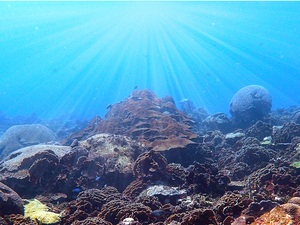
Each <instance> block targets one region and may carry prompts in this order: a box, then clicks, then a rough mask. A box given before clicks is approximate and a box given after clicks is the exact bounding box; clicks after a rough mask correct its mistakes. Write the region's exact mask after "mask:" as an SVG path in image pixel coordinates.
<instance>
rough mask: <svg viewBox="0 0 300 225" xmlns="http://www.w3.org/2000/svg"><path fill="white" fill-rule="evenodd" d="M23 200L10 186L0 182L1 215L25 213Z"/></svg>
mask: <svg viewBox="0 0 300 225" xmlns="http://www.w3.org/2000/svg"><path fill="white" fill-rule="evenodd" d="M23 212H24V209H23V202H22V199H21V198H20V196H19V195H18V194H17V193H16V192H15V191H14V190H12V189H11V188H9V187H8V186H6V185H4V184H2V183H0V216H5V215H9V214H23Z"/></svg>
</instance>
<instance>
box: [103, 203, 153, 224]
mask: <svg viewBox="0 0 300 225" xmlns="http://www.w3.org/2000/svg"><path fill="white" fill-rule="evenodd" d="M150 212H151V209H150V208H149V207H147V206H145V205H143V204H141V203H131V202H128V201H123V200H112V201H110V202H108V203H106V204H105V205H104V206H103V208H102V210H101V213H100V214H99V216H100V217H101V218H104V219H105V220H107V221H109V222H111V223H113V224H117V223H118V222H120V221H122V220H123V219H125V218H127V217H132V218H133V219H134V220H136V221H139V222H141V223H142V222H147V221H148V214H149V213H150Z"/></svg>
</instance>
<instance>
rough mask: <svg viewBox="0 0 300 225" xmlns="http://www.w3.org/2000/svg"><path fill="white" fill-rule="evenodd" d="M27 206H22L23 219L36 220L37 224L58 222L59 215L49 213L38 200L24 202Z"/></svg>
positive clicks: (48, 209) (47, 208) (46, 207)
mask: <svg viewBox="0 0 300 225" xmlns="http://www.w3.org/2000/svg"><path fill="white" fill-rule="evenodd" d="M26 201H27V202H28V204H26V205H25V206H24V208H25V217H29V218H30V219H32V220H36V221H37V222H38V223H39V224H55V223H58V222H60V217H61V216H60V214H57V213H54V212H50V208H49V207H48V206H46V205H44V204H42V203H41V202H40V201H39V200H36V199H34V200H33V201H29V200H26Z"/></svg>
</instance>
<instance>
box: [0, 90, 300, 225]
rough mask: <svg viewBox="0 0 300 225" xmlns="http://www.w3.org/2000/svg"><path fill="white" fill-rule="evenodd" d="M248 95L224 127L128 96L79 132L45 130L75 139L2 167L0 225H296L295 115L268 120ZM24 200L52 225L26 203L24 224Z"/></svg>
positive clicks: (74, 126)
mask: <svg viewBox="0 0 300 225" xmlns="http://www.w3.org/2000/svg"><path fill="white" fill-rule="evenodd" d="M248 88H250V89H249V90H248V89H247V88H246V89H245V90H243V89H242V90H243V93H242V94H241V93H240V94H238V93H237V96H235V97H234V98H233V100H234V101H233V102H234V104H232V109H235V111H234V113H233V114H234V115H233V118H230V119H228V118H227V116H226V115H225V114H223V113H217V114H214V115H210V114H209V113H208V112H207V111H206V110H205V109H202V108H196V107H195V106H194V105H193V103H192V102H191V101H190V100H185V101H183V102H182V103H181V104H182V108H183V110H184V112H182V111H180V110H178V109H177V108H176V106H175V102H174V100H173V99H172V97H170V96H167V97H165V98H162V99H160V98H158V97H156V96H155V95H154V94H153V93H152V92H151V91H149V90H135V91H134V92H133V93H132V94H131V95H130V96H129V97H128V98H126V99H125V100H124V101H121V102H119V103H116V104H113V105H109V106H108V107H107V108H108V109H109V111H108V113H107V115H106V117H105V119H101V118H100V117H99V116H96V117H95V118H94V119H92V120H91V121H90V123H89V124H88V125H87V126H86V127H85V128H84V129H82V130H81V131H79V132H77V131H78V128H79V127H80V126H81V125H82V126H83V124H86V123H81V122H76V121H74V120H70V121H69V120H68V119H66V120H65V121H64V120H57V121H50V122H49V126H50V127H51V128H53V130H54V131H55V133H56V134H59V137H60V138H62V137H66V136H67V134H69V133H71V132H75V133H72V134H71V135H70V137H68V138H66V139H65V140H63V141H61V142H59V143H58V142H56V143H52V145H51V144H48V145H33V146H27V147H25V148H21V149H19V150H14V151H12V152H10V153H9V154H8V156H7V157H6V158H4V160H3V161H1V162H0V181H1V182H2V183H3V184H2V183H0V186H1V187H0V189H1V191H0V200H1V201H0V211H1V215H0V216H1V217H0V223H1V224H38V223H40V224H41V223H42V224H46V223H52V222H54V223H55V224H65V225H71V224H73V225H76V224H103V225H112V224H118V225H130V224H131V225H141V224H153V225H162V224H173V225H175V224H176V225H179V224H180V225H185V224H186V225H188V224H207V225H211V224H215V225H217V224H218V225H220V224H223V225H231V224H232V225H241V224H243V225H245V224H253V225H254V224H271V223H282V224H286V223H291V224H292V223H294V224H298V223H299V222H300V220H299V218H300V216H299V215H300V214H299V213H300V211H299V210H300V208H299V207H300V206H299V203H300V200H299V199H300V169H299V162H300V127H299V126H300V125H299V118H300V117H299V112H300V110H299V108H297V107H290V108H288V109H277V110H273V111H271V112H269V107H270V104H271V102H270V100H271V99H270V98H269V97H268V93H266V92H265V90H264V89H262V88H261V87H259V86H254V87H253V86H251V87H248ZM244 100H245V101H244ZM237 103H238V105H236V104H237ZM258 103H259V104H260V103H261V104H262V105H259V106H258V107H257V104H258ZM239 107H240V108H239ZM243 110H244V111H243ZM251 113H254V114H253V115H254V116H252V114H251ZM255 113H256V114H255ZM186 114H189V115H186ZM250 114H251V115H250ZM1 118H2V117H1V115H0V120H1ZM23 119H24V120H25V119H26V118H23ZM23 119H22V118H21V120H23ZM28 119H29V120H31V119H32V121H37V120H38V118H35V117H32V118H28ZM194 120H195V121H194ZM60 121H61V123H62V126H61V129H60V128H59V126H58V125H59V123H60ZM41 123H43V124H46V122H45V121H41ZM241 123H243V124H241ZM51 124H52V125H51ZM67 124H69V125H67ZM80 124H81V125H80ZM5 126H7V124H4V125H1V127H0V129H4V128H5ZM234 129H236V130H234ZM0 132H1V131H0ZM33 136H34V135H33ZM32 143H33V142H31V144H32ZM54 144H55V145H54ZM59 144H61V145H59ZM6 185H7V186H6ZM21 198H23V199H24V198H26V199H31V200H28V201H29V202H31V203H37V201H39V203H38V204H36V205H38V206H39V207H40V208H42V209H43V215H44V216H45V215H46V217H47V218H54V219H55V220H54V221H52V222H51V221H50V222H49V221H48V220H45V219H46V218H44V217H40V216H28V207H29V206H30V204H31V203H29V204H27V206H26V205H25V211H26V212H25V217H24V216H23V215H22V214H23V211H22V210H23V204H24V203H23V202H24V200H23V201H22V199H21ZM33 199H36V200H33ZM49 213H50V214H49ZM48 215H55V216H54V217H51V216H50V217H49V216H48ZM29 217H30V218H31V219H30V218H29Z"/></svg>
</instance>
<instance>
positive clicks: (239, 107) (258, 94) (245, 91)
mask: <svg viewBox="0 0 300 225" xmlns="http://www.w3.org/2000/svg"><path fill="white" fill-rule="evenodd" d="M271 107H272V97H271V95H270V93H269V91H268V90H267V89H266V88H264V87H262V86H259V85H249V86H246V87H244V88H242V89H240V90H239V91H238V92H237V93H236V94H235V95H234V96H233V98H232V99H231V102H230V105H229V111H230V113H231V115H232V117H233V121H234V122H235V124H236V125H237V126H238V127H241V128H245V127H248V126H249V125H252V124H254V123H255V122H256V121H258V120H260V119H262V118H263V117H264V116H265V115H267V114H268V113H269V112H270V111H271Z"/></svg>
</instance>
